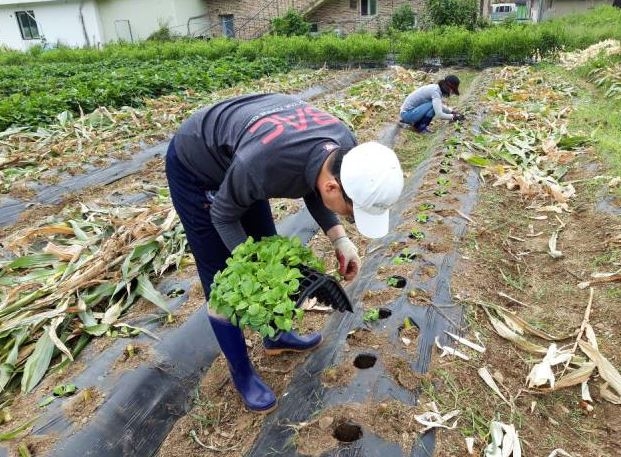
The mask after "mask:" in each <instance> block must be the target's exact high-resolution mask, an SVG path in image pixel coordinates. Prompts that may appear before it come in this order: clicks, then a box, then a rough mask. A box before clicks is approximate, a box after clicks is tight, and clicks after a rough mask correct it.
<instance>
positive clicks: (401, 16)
mask: <svg viewBox="0 0 621 457" xmlns="http://www.w3.org/2000/svg"><path fill="white" fill-rule="evenodd" d="M415 26H416V14H415V13H414V11H412V7H411V6H410V5H401V6H400V7H399V8H397V9H396V10H395V12H394V13H393V15H392V17H391V18H390V28H391V29H393V30H398V31H400V32H405V31H407V30H412V29H413V28H414V27H415Z"/></svg>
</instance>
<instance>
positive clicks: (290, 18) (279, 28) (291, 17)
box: [272, 9, 311, 36]
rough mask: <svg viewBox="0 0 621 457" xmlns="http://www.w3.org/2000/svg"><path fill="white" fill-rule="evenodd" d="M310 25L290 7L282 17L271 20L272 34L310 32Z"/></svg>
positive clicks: (291, 34)
mask: <svg viewBox="0 0 621 457" xmlns="http://www.w3.org/2000/svg"><path fill="white" fill-rule="evenodd" d="M310 29H311V25H310V22H307V21H306V20H305V19H304V16H302V15H301V14H300V13H298V12H297V11H296V10H293V9H290V10H289V11H287V13H286V14H285V15H284V16H282V17H277V18H276V19H273V20H272V34H274V35H280V36H300V35H308V34H309V33H310Z"/></svg>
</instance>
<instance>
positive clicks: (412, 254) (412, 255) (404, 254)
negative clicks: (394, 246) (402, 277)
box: [399, 251, 416, 262]
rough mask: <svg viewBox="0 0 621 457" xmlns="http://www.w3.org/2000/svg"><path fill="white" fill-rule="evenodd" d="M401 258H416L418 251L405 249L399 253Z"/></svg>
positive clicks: (410, 259) (411, 259) (408, 259)
mask: <svg viewBox="0 0 621 457" xmlns="http://www.w3.org/2000/svg"><path fill="white" fill-rule="evenodd" d="M399 258H400V259H403V260H406V261H410V262H411V261H413V260H414V259H415V258H416V253H415V252H409V251H405V252H402V253H400V254H399Z"/></svg>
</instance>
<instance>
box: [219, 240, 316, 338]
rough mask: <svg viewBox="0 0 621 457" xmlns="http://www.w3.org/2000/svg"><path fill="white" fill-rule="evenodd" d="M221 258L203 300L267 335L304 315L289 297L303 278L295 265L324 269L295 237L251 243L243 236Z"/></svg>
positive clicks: (236, 322)
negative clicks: (222, 264) (228, 254)
mask: <svg viewBox="0 0 621 457" xmlns="http://www.w3.org/2000/svg"><path fill="white" fill-rule="evenodd" d="M226 263H227V266H226V268H225V269H223V270H222V271H219V272H218V273H217V274H216V275H215V277H214V283H213V287H212V289H211V293H210V295H209V305H210V306H211V307H212V309H213V310H214V311H216V312H217V313H218V314H221V315H223V316H225V317H226V318H227V319H229V320H230V321H231V323H232V324H233V325H236V326H238V327H240V328H244V327H250V328H252V329H254V330H256V331H258V332H259V333H260V334H261V335H262V336H268V337H274V336H275V335H276V334H277V332H279V331H287V332H288V331H290V330H291V329H292V328H293V321H294V319H298V320H299V319H301V318H302V316H303V315H304V311H303V310H302V309H299V308H297V307H296V305H295V300H294V299H295V297H296V295H298V294H299V287H300V278H302V277H303V275H302V273H301V271H300V269H299V268H298V267H300V266H302V265H305V266H307V267H310V268H313V269H316V270H318V271H320V272H323V271H324V270H325V266H324V264H323V262H322V261H321V260H319V259H318V258H317V257H316V256H315V255H314V254H313V252H312V251H311V250H310V249H309V248H307V247H306V246H303V245H302V242H301V241H300V240H299V238H286V237H282V236H278V235H275V236H272V237H267V238H263V239H262V240H261V241H256V242H255V241H254V240H253V239H252V237H249V238H248V240H246V242H245V243H242V244H240V245H239V246H237V247H236V248H235V250H233V253H232V255H231V257H229V259H228V260H227V262H226Z"/></svg>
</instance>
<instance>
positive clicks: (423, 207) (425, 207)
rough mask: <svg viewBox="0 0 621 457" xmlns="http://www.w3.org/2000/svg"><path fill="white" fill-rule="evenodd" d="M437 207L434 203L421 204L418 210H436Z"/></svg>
mask: <svg viewBox="0 0 621 457" xmlns="http://www.w3.org/2000/svg"><path fill="white" fill-rule="evenodd" d="M435 207H436V205H434V204H433V203H421V204H420V205H418V210H419V211H427V210H430V209H434V208H435Z"/></svg>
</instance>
